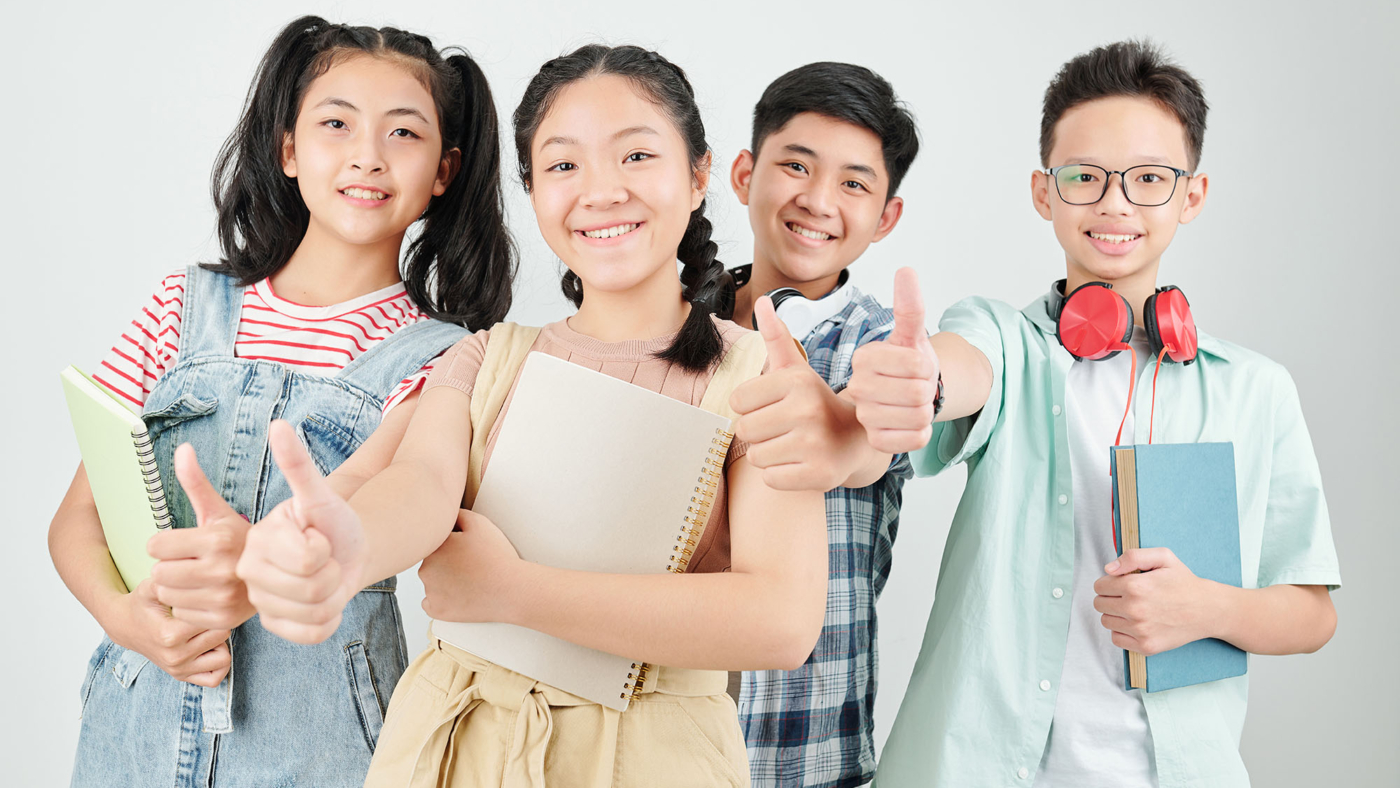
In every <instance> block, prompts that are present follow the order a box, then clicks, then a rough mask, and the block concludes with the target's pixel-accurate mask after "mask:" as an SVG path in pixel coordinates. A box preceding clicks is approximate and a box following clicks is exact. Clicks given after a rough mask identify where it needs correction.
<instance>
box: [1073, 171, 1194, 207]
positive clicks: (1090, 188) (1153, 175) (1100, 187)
mask: <svg viewBox="0 0 1400 788" xmlns="http://www.w3.org/2000/svg"><path fill="white" fill-rule="evenodd" d="M1045 174H1046V175H1049V176H1050V177H1051V178H1053V179H1054V181H1055V190H1056V191H1057V192H1058V193H1059V195H1060V199H1061V200H1064V201H1065V202H1067V203H1069V204H1070V205H1093V204H1094V203H1096V202H1098V201H1099V200H1102V199H1103V196H1104V195H1105V194H1108V179H1109V178H1111V177H1112V176H1114V175H1118V176H1120V182H1121V184H1122V186H1123V196H1124V197H1126V198H1128V202H1130V203H1132V204H1133V205H1139V206H1142V207H1144V208H1151V207H1154V206H1157V205H1165V204H1167V203H1168V202H1169V201H1170V200H1171V198H1172V196H1173V195H1174V194H1176V182H1177V180H1178V179H1180V178H1190V177H1191V173H1189V172H1187V171H1186V170H1178V169H1177V168H1175V167H1168V166H1165V165H1162V164H1140V165H1138V166H1136V167H1129V168H1128V169H1126V170H1105V169H1104V168H1103V167H1098V166H1095V165H1093V164H1062V165H1060V166H1059V167H1051V168H1050V169H1048V170H1046V171H1045Z"/></svg>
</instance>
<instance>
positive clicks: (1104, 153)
mask: <svg viewBox="0 0 1400 788" xmlns="http://www.w3.org/2000/svg"><path fill="white" fill-rule="evenodd" d="M1054 140H1055V144H1054V147H1053V148H1052V149H1051V151H1050V157H1049V161H1048V166H1049V167H1052V168H1053V167H1058V166H1060V165H1064V164H1093V165H1097V166H1099V167H1102V168H1103V169H1105V170H1110V171H1114V170H1119V171H1121V170H1126V169H1128V168H1129V167H1134V166H1138V165H1142V164H1158V165H1167V166H1170V167H1175V168H1177V169H1181V170H1188V171H1189V169H1190V160H1189V156H1188V154H1187V147H1186V135H1185V133H1184V130H1183V127H1182V124H1181V122H1180V121H1178V120H1177V119H1176V117H1175V116H1174V115H1172V114H1171V113H1170V112H1169V111H1167V110H1166V109H1164V108H1162V107H1161V106H1160V105H1158V104H1157V103H1156V102H1154V101H1151V100H1150V99H1146V98H1138V97H1128V96H1115V97H1112V98H1103V99H1096V100H1094V101H1089V102H1086V103H1084V104H1081V105H1079V106H1077V107H1074V108H1073V109H1070V110H1068V111H1067V112H1065V113H1064V115H1063V116H1062V117H1061V118H1060V120H1059V122H1058V123H1057V124H1056V126H1055V136H1054ZM1121 183H1122V176H1121V175H1112V176H1109V188H1108V193H1107V194H1105V195H1104V196H1103V199H1101V200H1099V201H1098V202H1096V203H1094V204H1092V205H1070V204H1069V203H1066V202H1065V201H1064V200H1063V199H1061V197H1060V195H1059V193H1058V191H1057V190H1056V188H1055V184H1054V182H1053V181H1052V179H1051V178H1050V177H1049V176H1048V175H1046V174H1045V173H1044V172H1036V173H1034V174H1032V176H1031V198H1032V201H1033V202H1034V203H1035V207H1036V210H1037V211H1038V212H1039V213H1040V215H1041V216H1042V217H1044V218H1045V219H1047V220H1049V221H1051V222H1053V223H1054V227H1055V237H1056V238H1057V239H1059V242H1060V246H1061V247H1063V248H1064V250H1065V260H1066V264H1067V266H1068V278H1069V280H1070V284H1071V285H1073V284H1074V283H1076V282H1084V281H1101V282H1110V283H1116V282H1136V280H1150V282H1155V280H1156V276H1157V266H1158V263H1159V261H1160V260H1161V257H1162V253H1163V252H1165V251H1166V249H1167V247H1168V246H1169V245H1170V244H1171V241H1172V238H1173V237H1174V236H1175V235H1176V228H1177V226H1178V225H1181V224H1186V223H1187V222H1189V221H1191V220H1192V219H1194V218H1195V217H1196V215H1197V214H1199V213H1200V211H1201V208H1202V207H1203V206H1204V204H1205V196H1206V187H1207V185H1208V181H1207V179H1206V176H1205V175H1201V174H1197V175H1195V176H1193V177H1191V178H1186V177H1182V178H1180V179H1179V180H1178V181H1177V183H1176V191H1175V193H1174V194H1173V195H1172V197H1171V199H1170V200H1169V201H1168V202H1167V203H1166V204H1164V205H1157V206H1151V207H1145V206H1140V205H1134V204H1133V203H1130V202H1128V200H1127V198H1126V197H1125V196H1124V194H1123V189H1122V185H1121ZM1150 282H1148V283H1149V284H1150ZM1139 284H1141V283H1139Z"/></svg>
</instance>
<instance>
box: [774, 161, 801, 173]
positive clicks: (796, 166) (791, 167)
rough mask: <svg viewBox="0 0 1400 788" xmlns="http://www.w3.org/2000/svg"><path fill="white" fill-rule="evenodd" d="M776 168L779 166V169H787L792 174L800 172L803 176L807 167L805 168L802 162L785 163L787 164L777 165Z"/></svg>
mask: <svg viewBox="0 0 1400 788" xmlns="http://www.w3.org/2000/svg"><path fill="white" fill-rule="evenodd" d="M778 166H780V167H786V168H788V169H789V170H792V171H793V172H800V173H802V174H804V175H805V174H807V167H806V165H804V164H803V163H802V162H799V161H787V162H783V163H782V164H780V165H778Z"/></svg>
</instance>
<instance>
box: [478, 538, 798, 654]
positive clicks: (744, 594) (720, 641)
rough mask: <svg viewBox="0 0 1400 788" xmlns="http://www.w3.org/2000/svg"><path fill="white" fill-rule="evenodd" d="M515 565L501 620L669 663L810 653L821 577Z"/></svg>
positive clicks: (585, 643)
mask: <svg viewBox="0 0 1400 788" xmlns="http://www.w3.org/2000/svg"><path fill="white" fill-rule="evenodd" d="M519 570H520V571H518V572H516V573H514V579H513V581H512V583H511V586H512V588H511V592H510V593H509V594H508V595H507V597H508V599H509V600H510V601H509V602H508V603H507V608H506V609H505V610H504V611H503V612H504V615H505V617H506V618H507V619H508V621H509V623H514V624H518V625H520V626H524V627H528V628H530V629H535V630H538V631H540V632H544V633H546V634H549V635H553V636H555V637H558V638H562V639H564V640H568V641H570V642H573V643H578V644H580V645H583V646H588V647H589V648H594V649H598V650H600V651H606V652H609V653H612V654H619V655H623V656H627V657H629V658H632V659H636V660H640V661H643V662H650V663H653V664H660V665H670V666H673V667H682V668H700V669H711V670H765V669H780V670H791V669H793V668H796V667H798V666H800V665H801V664H802V663H803V662H804V661H805V660H806V659H807V656H808V655H809V654H810V653H811V651H812V647H813V646H814V645H815V644H816V640H817V636H818V634H819V633H820V632H821V626H822V617H823V614H824V612H825V604H824V600H825V587H826V583H825V581H826V578H825V576H824V574H823V575H821V576H815V575H814V576H811V577H798V578H791V577H777V576H761V575H754V574H746V573H742V572H721V573H705V574H684V575H673V574H656V575H616V574H601V573H595V572H578V571H572V570H565V569H556V568H553V567H548V566H543V565H540V564H531V563H527V562H522V565H521V566H520V567H519ZM813 586H820V591H817V590H815V589H814V588H813ZM817 599H820V600H821V601H822V604H812V602H813V601H814V600H817Z"/></svg>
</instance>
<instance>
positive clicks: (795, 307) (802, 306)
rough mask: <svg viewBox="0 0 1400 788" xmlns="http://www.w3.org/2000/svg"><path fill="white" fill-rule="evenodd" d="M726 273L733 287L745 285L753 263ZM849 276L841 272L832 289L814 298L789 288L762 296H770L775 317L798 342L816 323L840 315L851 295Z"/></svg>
mask: <svg viewBox="0 0 1400 788" xmlns="http://www.w3.org/2000/svg"><path fill="white" fill-rule="evenodd" d="M729 273H730V275H732V276H733V277H734V284H735V286H736V287H743V286H744V285H746V284H748V281H749V277H750V276H751V275H752V274H753V266H751V265H741V266H739V267H738V268H733V269H731V270H730V272H729ZM850 278H851V272H850V271H848V270H843V271H841V276H840V278H838V279H837V280H836V289H834V290H832V291H831V292H830V293H827V294H826V295H824V296H822V297H821V298H818V299H816V300H812V299H810V298H807V297H806V296H804V295H802V292H801V291H800V290H797V289H796V288H792V287H780V288H778V289H777V290H774V291H772V292H770V293H766V295H767V296H768V297H769V298H771V299H773V308H774V309H775V310H776V311H777V313H778V319H779V320H781V321H783V324H784V325H786V326H787V328H788V331H790V332H792V335H793V337H794V338H796V339H797V341H798V342H801V341H802V340H804V339H806V338H807V335H808V334H810V333H812V331H813V330H814V329H816V327H817V326H819V325H821V324H822V323H825V322H826V321H828V320H830V319H831V318H833V317H835V316H837V315H839V314H841V311H842V310H843V309H845V308H846V307H847V306H849V305H850V303H851V300H852V299H854V298H855V287H854V286H852V285H850V284H848V282H849V280H850ZM753 329H754V330H755V331H757V330H758V324H757V323H754V325H753Z"/></svg>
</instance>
